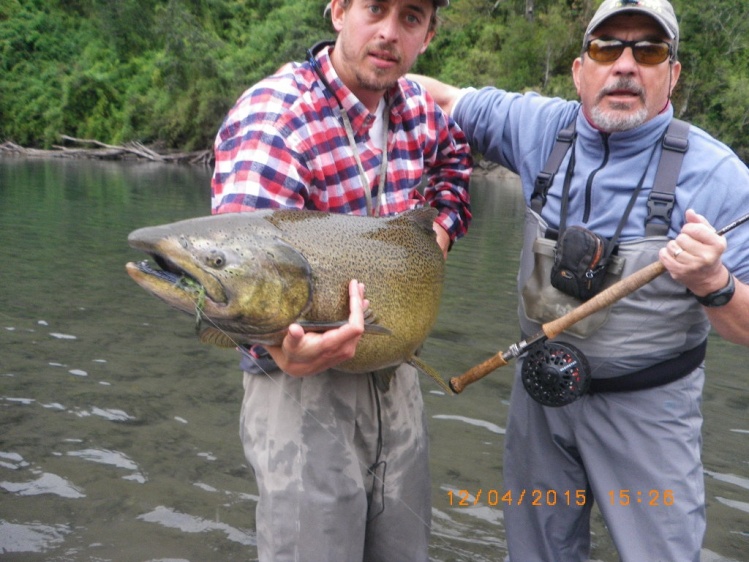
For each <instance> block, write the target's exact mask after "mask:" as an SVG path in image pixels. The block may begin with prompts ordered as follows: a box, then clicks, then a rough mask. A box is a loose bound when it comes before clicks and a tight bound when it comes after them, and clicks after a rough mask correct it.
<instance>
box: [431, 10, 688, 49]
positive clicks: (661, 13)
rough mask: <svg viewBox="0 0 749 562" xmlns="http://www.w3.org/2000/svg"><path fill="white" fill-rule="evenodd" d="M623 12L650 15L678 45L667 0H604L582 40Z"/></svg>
mask: <svg viewBox="0 0 749 562" xmlns="http://www.w3.org/2000/svg"><path fill="white" fill-rule="evenodd" d="M435 4H436V0H435ZM623 13H640V14H645V15H646V16H650V17H651V18H653V19H654V20H655V21H657V22H658V23H659V24H660V26H661V27H662V28H663V31H665V32H666V35H668V38H669V39H673V44H674V50H676V48H677V47H678V45H679V22H677V21H676V14H675V13H674V8H673V6H671V3H670V2H669V1H668V0H605V1H604V3H603V4H601V5H600V6H599V8H598V10H597V11H596V13H595V14H594V15H593V19H591V20H590V23H589V24H588V29H586V30H585V37H584V42H586V41H587V40H588V37H589V36H590V34H591V33H593V32H594V31H595V30H596V28H597V27H598V26H599V25H601V24H602V23H603V22H604V20H607V19H608V18H610V17H611V16H615V15H617V14H623Z"/></svg>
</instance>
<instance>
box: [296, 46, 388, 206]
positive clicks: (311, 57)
mask: <svg viewBox="0 0 749 562" xmlns="http://www.w3.org/2000/svg"><path fill="white" fill-rule="evenodd" d="M320 47H321V46H320V45H319V44H318V45H315V46H314V47H312V48H311V49H308V50H307V61H308V62H309V64H310V66H311V67H312V69H313V70H314V71H315V73H316V74H317V76H318V77H319V78H320V81H321V82H322V83H323V86H325V88H326V89H327V90H328V91H329V92H330V93H331V94H333V97H334V98H335V100H336V102H338V109H339V111H340V114H341V120H342V121H343V128H344V129H345V130H346V137H347V138H348V142H349V146H351V151H352V152H353V153H354V159H355V160H356V166H357V168H358V169H359V181H360V182H361V185H362V189H363V190H364V196H365V198H366V201H367V215H372V216H379V214H380V200H381V199H382V197H384V195H385V182H386V180H387V164H388V146H387V140H388V128H389V126H390V106H389V105H388V104H386V105H385V108H384V110H383V116H382V118H383V124H382V162H381V163H380V171H379V173H378V188H377V199H376V201H375V204H374V209H373V208H372V189H371V188H370V185H369V180H368V179H367V174H366V172H365V170H364V165H363V164H362V161H361V157H360V156H359V149H358V148H357V146H356V138H355V137H354V128H353V127H352V126H351V120H350V119H349V118H348V114H347V112H346V110H345V109H344V107H343V104H342V103H341V100H339V99H338V96H337V95H336V93H335V91H333V88H331V86H330V83H329V82H328V80H327V79H326V78H325V74H323V71H322V68H320V63H319V62H318V61H317V59H316V58H315V53H316V52H317V51H318V50H319V49H320Z"/></svg>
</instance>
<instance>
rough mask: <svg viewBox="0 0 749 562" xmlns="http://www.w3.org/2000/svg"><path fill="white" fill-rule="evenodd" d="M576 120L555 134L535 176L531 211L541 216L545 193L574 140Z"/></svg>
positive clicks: (544, 203)
mask: <svg viewBox="0 0 749 562" xmlns="http://www.w3.org/2000/svg"><path fill="white" fill-rule="evenodd" d="M576 120H577V116H575V119H573V120H572V123H570V124H569V125H567V126H566V127H565V128H564V129H562V130H561V131H559V133H557V140H556V142H555V143H554V148H552V149H551V154H550V155H549V158H548V159H547V160H546V164H544V169H543V170H541V171H540V172H539V173H538V176H536V183H535V185H534V187H533V195H531V209H533V210H534V211H535V212H536V213H538V214H539V215H540V214H541V209H543V208H544V205H546V193H547V192H548V191H549V188H550V187H551V184H552V182H553V181H554V176H555V175H556V173H557V170H559V166H561V165H562V160H564V155H565V154H567V151H568V150H569V149H570V146H572V141H574V140H575V121H576Z"/></svg>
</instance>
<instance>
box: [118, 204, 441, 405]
mask: <svg viewBox="0 0 749 562" xmlns="http://www.w3.org/2000/svg"><path fill="white" fill-rule="evenodd" d="M436 215H437V210H436V209H434V208H432V207H422V208H418V209H413V210H411V211H407V212H405V213H402V214H400V215H395V216H389V217H367V216H357V215H347V214H342V213H327V212H323V211H312V210H298V209H276V210H257V211H251V212H241V213H225V214H219V215H211V216H203V217H197V218H192V219H186V220H181V221H178V222H174V223H169V224H164V225H157V226H148V227H143V228H139V229H137V230H134V231H133V232H131V233H130V235H129V236H128V244H129V245H130V246H131V247H132V248H134V249H136V250H140V251H142V252H145V253H147V254H148V255H149V256H150V257H151V260H153V264H152V262H151V261H150V260H148V259H146V260H143V261H140V262H128V263H127V264H126V266H125V267H126V271H127V273H128V274H129V275H130V277H131V278H132V279H133V280H134V281H135V282H136V283H137V284H138V285H140V286H141V287H142V288H143V289H145V290H146V291H147V292H149V293H151V294H152V295H154V296H156V297H158V298H160V299H161V300H163V301H164V302H166V303H167V304H168V305H170V306H171V307H173V308H176V309H178V310H181V311H183V312H186V313H189V314H193V315H197V320H198V322H197V325H198V331H199V337H200V340H201V341H202V342H204V343H207V344H213V345H217V346H219V347H238V346H240V347H241V346H251V345H255V344H260V345H271V346H274V345H280V343H281V341H282V340H283V338H284V336H285V335H286V333H287V330H288V327H289V325H290V324H292V323H298V324H300V325H301V326H302V327H303V328H304V329H305V330H308V331H325V330H330V329H334V328H337V327H339V326H342V325H343V324H345V323H346V322H347V320H348V316H349V295H348V285H349V282H350V281H351V279H357V280H358V281H360V282H362V283H364V285H365V287H366V294H365V297H366V298H367V299H368V300H369V303H370V304H369V307H368V309H367V311H366V313H365V328H364V334H363V336H362V337H361V339H360V341H359V344H358V346H357V350H356V353H355V355H354V357H353V358H351V359H349V360H347V361H345V362H343V363H341V364H339V365H337V366H336V370H338V371H342V372H344V373H365V372H373V371H377V372H379V371H383V372H389V373H390V375H389V376H392V373H393V372H394V370H395V367H397V366H398V365H400V364H402V363H409V364H411V365H413V366H414V367H416V368H417V369H418V370H420V371H422V372H423V373H425V374H427V375H429V376H430V377H432V378H433V379H434V380H435V381H436V382H437V383H438V384H439V386H440V387H441V388H442V389H443V390H445V391H446V392H447V393H449V394H452V391H451V390H450V388H449V386H448V385H447V383H445V382H444V380H443V379H442V377H441V376H440V375H439V373H437V372H436V371H435V370H434V369H433V368H432V367H431V366H429V365H428V364H426V363H425V362H424V361H422V360H421V359H420V358H419V357H417V354H418V351H419V350H420V349H421V347H422V345H423V343H424V341H425V340H426V338H427V337H428V335H429V333H430V331H431V329H432V328H433V326H434V324H435V322H436V320H437V315H438V312H439V303H440V298H441V296H442V287H443V283H444V277H445V259H444V256H443V253H442V250H441V249H440V247H439V245H438V244H437V241H436V236H435V233H434V231H433V229H432V223H433V221H434V218H435V217H436ZM388 380H389V379H388Z"/></svg>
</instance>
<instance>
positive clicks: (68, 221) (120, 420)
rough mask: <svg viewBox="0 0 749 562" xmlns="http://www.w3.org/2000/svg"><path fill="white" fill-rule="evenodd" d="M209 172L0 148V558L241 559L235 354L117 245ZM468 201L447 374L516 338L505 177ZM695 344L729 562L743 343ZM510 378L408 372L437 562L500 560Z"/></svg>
mask: <svg viewBox="0 0 749 562" xmlns="http://www.w3.org/2000/svg"><path fill="white" fill-rule="evenodd" d="M209 180H210V170H208V169H206V168H199V167H197V168H195V167H183V166H178V165H157V164H144V163H140V162H137V163H128V162H97V161H70V160H67V161H66V160H52V159H50V160H47V159H39V160H25V159H13V158H0V233H1V235H0V236H1V238H0V240H1V242H2V243H0V558H2V560H11V561H41V560H44V561H97V562H105V561H118V562H119V561H125V562H128V561H139V562H141V561H152V562H156V561H170V562H178V561H192V562H204V561H217V562H222V561H234V560H253V559H255V558H256V552H255V546H254V545H255V533H254V510H255V505H256V501H257V495H256V494H257V489H256V487H255V484H254V481H253V478H252V475H251V471H250V469H249V468H248V466H247V464H246V461H245V459H244V456H243V454H242V449H241V445H240V442H239V437H238V413H239V405H240V399H241V377H240V373H239V369H238V356H237V354H236V352H235V351H231V350H219V349H217V348H213V347H209V346H205V345H203V344H200V343H199V342H198V341H197V339H196V337H195V334H194V322H193V320H192V319H191V318H190V317H189V316H187V315H184V314H182V313H180V312H177V311H174V310H172V309H170V308H169V307H167V306H166V305H165V304H163V303H161V302H160V301H158V300H157V299H155V298H154V297H152V296H151V295H148V294H147V293H146V292H145V291H143V290H142V289H140V288H139V287H138V286H137V285H136V284H135V283H133V282H132V281H131V280H130V278H129V277H128V276H127V275H126V273H125V270H124V264H125V263H126V262H127V261H131V260H134V259H135V260H139V259H142V258H143V257H144V256H143V255H141V254H139V253H137V252H135V251H134V250H131V249H130V248H129V247H128V246H127V242H126V239H127V235H128V233H129V232H130V231H132V230H134V229H135V228H138V227H141V226H146V225H154V224H161V223H166V222H172V221H175V220H179V219H183V218H189V217H196V216H201V215H206V214H208V213H209V203H208V199H209V187H208V186H209ZM472 192H473V209H474V217H475V218H474V222H473V225H472V227H471V231H470V233H469V235H468V236H467V237H466V238H464V239H463V240H461V241H459V242H458V243H457V244H456V246H455V248H454V250H453V251H452V252H451V254H450V257H449V260H448V271H447V280H446V286H445V294H444V297H443V301H442V305H441V308H440V316H439V319H438V322H437V325H436V327H435V329H434V331H433V332H432V335H431V336H430V337H429V339H428V340H427V342H426V344H425V348H424V353H423V355H422V358H423V359H425V360H426V361H427V362H428V363H430V364H431V365H432V366H433V367H435V368H436V369H437V370H438V371H440V372H441V373H442V374H443V376H445V377H446V378H447V377H450V376H453V375H456V374H459V373H462V372H463V371H465V370H466V369H468V368H470V367H471V366H473V365H475V364H477V363H479V362H481V361H483V360H484V359H486V358H488V357H489V356H491V355H493V354H494V353H496V352H497V351H500V350H505V349H507V347H508V346H509V345H510V344H511V343H513V342H515V341H517V338H518V331H517V321H516V313H515V308H516V295H515V273H516V270H517V254H518V249H519V247H520V224H521V222H522V216H523V203H522V198H521V196H520V190H519V186H518V185H517V183H516V181H515V180H514V179H505V180H497V179H489V178H484V177H477V178H475V180H474V183H473V187H472ZM711 337H712V341H711V344H710V347H709V354H708V359H707V366H708V380H707V385H706V389H705V393H704V405H703V411H704V415H705V425H704V464H705V481H706V494H707V502H708V532H707V537H706V540H705V544H704V551H703V561H711V562H712V561H729V560H736V561H745V560H749V416H748V415H747V414H748V413H749V390H748V389H749V368H748V367H747V365H749V350H747V349H745V348H741V347H738V346H735V345H732V344H728V343H726V342H724V341H722V340H720V339H719V338H717V337H713V336H711ZM510 371H511V368H505V369H504V370H498V371H496V372H495V373H493V374H491V375H489V376H488V377H487V378H485V379H483V380H482V381H479V382H477V383H476V384H475V385H473V386H471V387H469V388H468V389H466V390H465V392H464V393H463V394H461V395H460V396H456V397H448V396H445V395H444V394H443V393H442V392H441V391H439V389H438V388H437V387H436V385H434V384H433V383H432V382H431V381H430V379H428V378H426V377H424V378H423V382H422V385H423V391H424V394H425V402H426V408H427V413H428V417H429V424H430V434H431V455H432V463H431V471H432V477H433V493H432V496H433V498H432V499H433V504H434V509H433V525H432V546H431V555H432V559H433V560H434V561H435V562H439V561H443V562H448V561H455V562H458V561H461V562H476V561H479V562H480V561H499V560H502V559H503V558H504V555H505V554H506V548H505V539H504V527H503V519H502V509H501V506H502V503H501V495H502V493H503V492H502V480H501V469H502V454H501V452H502V445H503V435H504V425H505V423H506V420H507V400H508V397H509V393H510V386H511V383H510ZM560 501H564V500H563V499H562V498H560ZM462 504H468V505H462ZM593 531H594V550H593V558H594V559H595V560H600V561H604V562H615V561H616V560H617V556H616V553H615V550H614V549H613V547H612V545H611V543H610V540H609V539H608V536H607V533H606V530H605V528H604V526H603V524H602V522H601V519H600V516H599V515H598V514H597V512H596V511H594V525H593ZM632 540H637V537H633V538H632ZM395 562H399V561H395ZM521 562H523V561H521Z"/></svg>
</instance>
